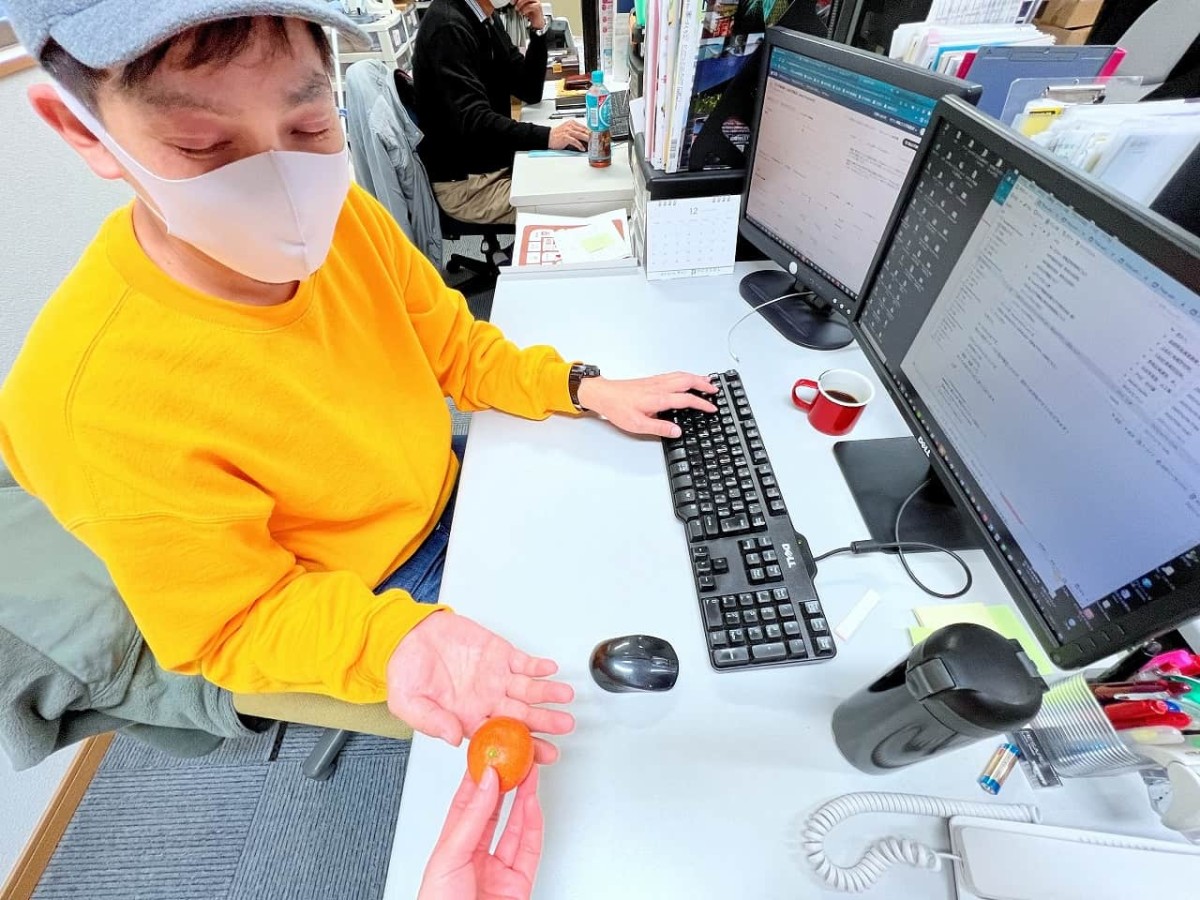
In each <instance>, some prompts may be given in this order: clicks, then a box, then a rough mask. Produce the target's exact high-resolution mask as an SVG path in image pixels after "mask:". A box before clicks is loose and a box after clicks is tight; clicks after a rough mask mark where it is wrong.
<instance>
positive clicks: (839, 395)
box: [825, 389, 858, 405]
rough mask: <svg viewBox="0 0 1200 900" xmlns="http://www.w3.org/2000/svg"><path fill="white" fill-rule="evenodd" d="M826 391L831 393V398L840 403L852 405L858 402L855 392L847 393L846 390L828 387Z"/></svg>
mask: <svg viewBox="0 0 1200 900" xmlns="http://www.w3.org/2000/svg"><path fill="white" fill-rule="evenodd" d="M825 393H826V394H828V395H829V399H830V400H836V401H837V402H838V403H847V404H851V405H852V404H855V403H857V402H858V398H857V397H855V396H854V395H853V394H847V393H846V392H845V391H831V390H829V389H826V390H825Z"/></svg>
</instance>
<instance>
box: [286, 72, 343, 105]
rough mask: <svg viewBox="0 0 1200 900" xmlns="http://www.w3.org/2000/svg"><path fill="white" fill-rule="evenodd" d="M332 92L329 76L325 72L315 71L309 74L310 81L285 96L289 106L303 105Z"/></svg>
mask: <svg viewBox="0 0 1200 900" xmlns="http://www.w3.org/2000/svg"><path fill="white" fill-rule="evenodd" d="M331 92H332V88H331V87H330V86H329V76H328V75H326V74H324V73H323V72H313V73H312V75H310V76H309V78H308V81H306V82H305V83H304V84H302V85H300V87H298V88H296V89H295V90H294V91H292V92H290V93H289V94H288V95H287V96H286V97H285V98H284V102H285V103H287V105H288V106H289V107H296V106H303V105H304V104H305V103H311V102H312V101H313V100H319V99H321V98H323V97H326V96H328V95H329V94H330V93H331Z"/></svg>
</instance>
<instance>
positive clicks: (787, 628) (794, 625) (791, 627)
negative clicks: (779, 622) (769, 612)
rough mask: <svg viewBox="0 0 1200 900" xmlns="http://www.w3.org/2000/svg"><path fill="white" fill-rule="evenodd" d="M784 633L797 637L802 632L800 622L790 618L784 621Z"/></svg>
mask: <svg viewBox="0 0 1200 900" xmlns="http://www.w3.org/2000/svg"><path fill="white" fill-rule="evenodd" d="M783 633H784V634H786V635H787V636H788V637H795V636H796V635H798V634H799V633H800V623H799V622H797V621H796V620H795V619H788V620H787V621H786V622H784V623H783Z"/></svg>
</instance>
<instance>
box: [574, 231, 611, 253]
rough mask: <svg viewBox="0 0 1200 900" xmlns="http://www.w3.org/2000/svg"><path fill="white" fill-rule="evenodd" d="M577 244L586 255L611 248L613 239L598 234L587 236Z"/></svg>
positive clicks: (609, 236)
mask: <svg viewBox="0 0 1200 900" xmlns="http://www.w3.org/2000/svg"><path fill="white" fill-rule="evenodd" d="M579 243H580V245H581V246H582V247H583V249H584V250H586V251H587V252H588V253H599V252H600V251H601V250H604V249H606V248H607V247H611V246H612V244H613V239H612V235H610V234H605V233H604V232H600V234H589V235H588V236H587V237H585V238H584V239H583V240H581V241H580V242H579Z"/></svg>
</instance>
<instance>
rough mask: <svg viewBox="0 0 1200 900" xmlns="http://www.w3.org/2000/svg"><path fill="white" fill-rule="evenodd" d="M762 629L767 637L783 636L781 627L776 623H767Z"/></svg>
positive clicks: (777, 638) (777, 637)
mask: <svg viewBox="0 0 1200 900" xmlns="http://www.w3.org/2000/svg"><path fill="white" fill-rule="evenodd" d="M764 631H766V633H767V637H769V638H771V639H773V640H779V638H781V637H783V629H782V628H780V627H779V626H778V625H768V626H767V627H766V628H765V629H764Z"/></svg>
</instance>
